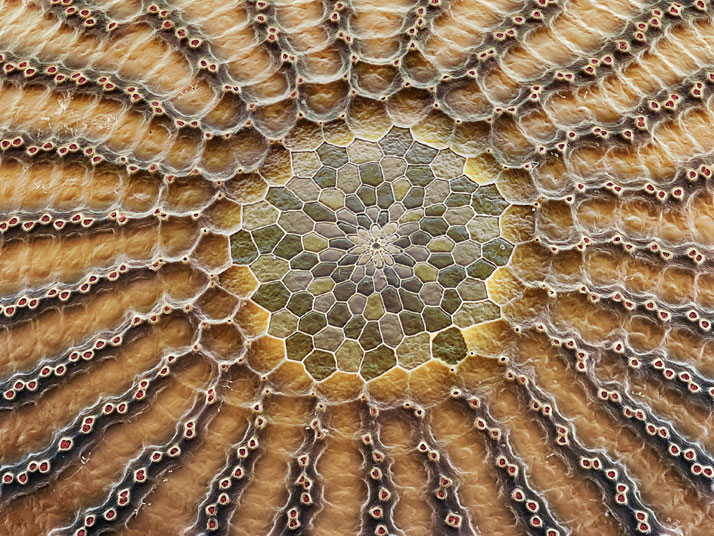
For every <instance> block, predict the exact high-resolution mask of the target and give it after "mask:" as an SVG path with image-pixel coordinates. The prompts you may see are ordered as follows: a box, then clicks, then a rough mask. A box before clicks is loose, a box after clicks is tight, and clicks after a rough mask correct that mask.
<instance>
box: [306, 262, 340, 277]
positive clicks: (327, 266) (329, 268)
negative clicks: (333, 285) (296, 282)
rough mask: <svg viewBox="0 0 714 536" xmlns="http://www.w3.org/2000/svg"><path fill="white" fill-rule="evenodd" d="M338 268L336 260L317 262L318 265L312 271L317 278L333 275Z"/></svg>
mask: <svg viewBox="0 0 714 536" xmlns="http://www.w3.org/2000/svg"><path fill="white" fill-rule="evenodd" d="M336 268H337V263H336V262H320V263H318V264H317V266H315V267H314V268H313V269H312V270H310V272H311V273H312V275H313V277H315V278H319V277H327V276H330V275H332V273H333V272H334V271H335V269H336Z"/></svg>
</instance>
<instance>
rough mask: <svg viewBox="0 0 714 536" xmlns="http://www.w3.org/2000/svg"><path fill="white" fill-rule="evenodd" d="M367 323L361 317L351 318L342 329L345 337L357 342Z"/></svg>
mask: <svg viewBox="0 0 714 536" xmlns="http://www.w3.org/2000/svg"><path fill="white" fill-rule="evenodd" d="M366 323H367V321H366V320H365V319H364V318H363V317H362V316H361V315H358V316H353V317H352V318H350V320H349V321H348V322H347V324H346V325H345V327H344V332H345V336H346V337H348V338H350V339H354V340H357V338H358V337H359V335H360V333H362V328H363V327H364V325H365V324H366Z"/></svg>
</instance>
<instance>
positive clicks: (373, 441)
mask: <svg viewBox="0 0 714 536" xmlns="http://www.w3.org/2000/svg"><path fill="white" fill-rule="evenodd" d="M379 415H380V410H379V408H378V407H377V406H375V405H370V406H365V405H362V406H361V407H360V417H361V421H362V424H361V429H360V434H361V437H360V441H359V448H360V452H361V453H362V469H363V472H364V474H365V477H364V478H363V480H364V482H365V483H366V484H367V499H366V501H365V502H364V503H363V505H362V523H361V531H360V533H361V535H362V536H373V535H377V536H382V535H387V534H389V535H392V536H403V535H404V532H403V531H402V530H401V529H400V528H399V527H398V526H397V525H396V522H395V520H394V507H395V506H396V504H397V501H398V500H399V496H398V493H397V489H396V486H395V485H394V481H393V478H392V464H393V460H392V459H391V457H390V456H389V455H388V454H387V449H386V447H385V445H384V444H383V443H382V440H381V438H380V428H381V426H380V422H379Z"/></svg>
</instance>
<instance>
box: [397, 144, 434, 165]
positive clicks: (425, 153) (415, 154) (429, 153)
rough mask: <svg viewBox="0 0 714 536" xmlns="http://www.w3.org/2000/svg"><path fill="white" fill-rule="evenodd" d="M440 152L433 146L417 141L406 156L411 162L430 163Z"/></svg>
mask: <svg viewBox="0 0 714 536" xmlns="http://www.w3.org/2000/svg"><path fill="white" fill-rule="evenodd" d="M438 152H439V151H437V150H436V149H434V148H433V147H429V146H428V145H424V144H423V143H419V142H418V141H415V142H414V144H413V145H412V146H411V148H410V149H409V151H407V153H406V155H404V157H405V158H406V160H407V162H409V163H410V164H430V163H431V161H432V160H434V157H436V155H437V153H438Z"/></svg>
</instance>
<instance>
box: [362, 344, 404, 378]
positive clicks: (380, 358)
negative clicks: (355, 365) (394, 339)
mask: <svg viewBox="0 0 714 536" xmlns="http://www.w3.org/2000/svg"><path fill="white" fill-rule="evenodd" d="M396 364H397V358H396V356H395V355H394V350H392V349H391V348H389V347H388V346H385V345H382V346H379V347H377V348H375V349H374V350H370V351H369V352H366V353H365V354H364V360H363V361H362V368H361V369H360V373H361V374H362V377H363V378H364V379H365V380H372V379H374V378H377V377H378V376H381V375H382V374H384V373H385V372H387V371H388V370H389V369H391V368H392V367H394V366H396Z"/></svg>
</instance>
